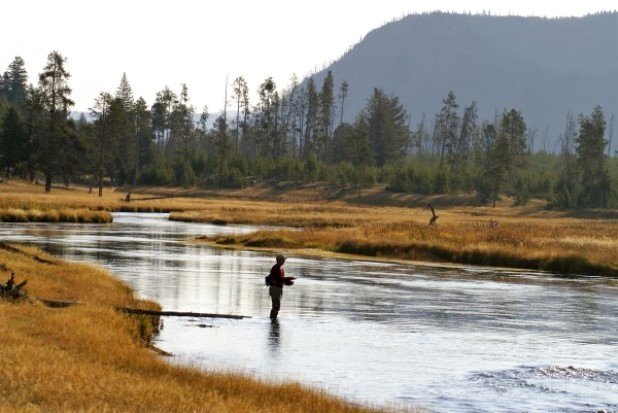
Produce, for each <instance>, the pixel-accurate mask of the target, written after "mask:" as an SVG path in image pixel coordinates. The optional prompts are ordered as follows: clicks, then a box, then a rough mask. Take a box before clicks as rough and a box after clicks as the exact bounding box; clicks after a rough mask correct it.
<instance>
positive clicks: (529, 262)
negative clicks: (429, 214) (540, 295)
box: [202, 209, 618, 277]
mask: <svg viewBox="0 0 618 413" xmlns="http://www.w3.org/2000/svg"><path fill="white" fill-rule="evenodd" d="M425 218H426V217H425ZM347 219H348V221H347V222H351V221H354V219H355V218H354V217H353V216H348V218H347ZM439 220H440V221H439V224H438V225H434V226H429V225H428V224H427V222H426V221H425V220H424V219H421V218H420V214H418V213H415V212H414V211H403V210H399V211H392V210H388V209H385V210H384V211H383V213H382V214H381V216H380V217H379V219H377V220H373V219H372V220H368V221H367V222H365V223H360V224H352V225H349V226H348V227H343V228H315V227H307V228H305V229H304V230H302V231H298V230H276V231H259V232H257V233H253V234H247V235H237V236H229V235H225V236H219V237H212V238H202V240H203V241H205V242H209V243H210V244H213V245H218V246H224V247H235V248H241V249H242V248H250V249H266V250H272V251H276V250H277V251H281V250H287V251H290V252H292V251H294V250H302V253H303V254H308V253H309V254H310V253H311V251H312V250H313V251H315V252H316V255H322V254H321V253H323V252H328V253H342V254H355V255H359V256H366V257H374V258H394V259H402V260H413V261H429V262H448V263H458V264H473V265H486V266H496V267H511V268H525V269H533V270H539V269H540V270H546V271H552V272H558V273H563V274H588V275H604V276H614V277H616V276H618V238H616V235H615V234H617V233H618V222H616V221H613V220H581V219H571V218H552V219H546V218H532V217H512V216H506V215H496V214H494V215H491V216H483V217H479V216H474V215H471V214H465V213H461V212H443V213H441V217H440V218H439ZM376 221H377V222H376Z"/></svg>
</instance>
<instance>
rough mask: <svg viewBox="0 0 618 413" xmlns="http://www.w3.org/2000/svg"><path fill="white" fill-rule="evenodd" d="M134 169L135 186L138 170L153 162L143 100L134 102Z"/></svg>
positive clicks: (148, 113) (148, 122)
mask: <svg viewBox="0 0 618 413" xmlns="http://www.w3.org/2000/svg"><path fill="white" fill-rule="evenodd" d="M135 136H136V147H135V168H134V175H133V185H136V184H137V179H138V176H139V173H140V169H141V168H143V167H144V166H145V165H146V164H148V163H152V162H153V140H152V139H153V135H152V124H151V117H150V111H149V110H148V106H147V104H146V101H145V100H144V98H142V97H140V98H139V99H137V101H136V102H135Z"/></svg>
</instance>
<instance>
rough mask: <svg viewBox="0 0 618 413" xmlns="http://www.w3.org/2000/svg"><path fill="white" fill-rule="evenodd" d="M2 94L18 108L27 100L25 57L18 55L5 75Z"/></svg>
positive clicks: (0, 91)
mask: <svg viewBox="0 0 618 413" xmlns="http://www.w3.org/2000/svg"><path fill="white" fill-rule="evenodd" d="M1 84H2V87H0V95H1V96H4V97H5V98H6V100H7V101H8V102H10V103H11V104H13V105H14V106H15V107H17V108H21V107H22V106H23V104H24V102H25V100H26V92H27V84H28V72H27V71H26V67H25V63H24V59H22V58H21V57H19V56H16V57H15V59H14V60H13V62H11V64H10V65H9V67H8V70H7V71H6V72H5V74H4V75H3V80H2V82H1Z"/></svg>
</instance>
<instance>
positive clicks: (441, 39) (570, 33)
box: [313, 12, 618, 150]
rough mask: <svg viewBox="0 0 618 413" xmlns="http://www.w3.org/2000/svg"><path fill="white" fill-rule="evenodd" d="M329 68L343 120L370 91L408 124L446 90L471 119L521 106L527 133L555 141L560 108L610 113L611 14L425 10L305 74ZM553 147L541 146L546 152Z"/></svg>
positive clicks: (615, 32) (615, 105)
mask: <svg viewBox="0 0 618 413" xmlns="http://www.w3.org/2000/svg"><path fill="white" fill-rule="evenodd" d="M328 70H331V71H332V72H333V76H334V78H335V82H336V87H338V85H339V84H340V82H341V81H343V80H346V81H347V82H348V83H349V92H348V96H347V98H346V102H345V107H344V118H345V119H346V120H348V121H350V120H353V118H354V117H355V116H356V114H357V113H358V112H359V111H360V110H361V109H362V108H363V107H364V106H365V105H366V103H367V99H368V98H369V96H370V94H371V92H372V90H373V88H374V87H378V88H382V89H384V90H385V91H386V93H387V94H394V95H396V96H399V98H400V100H401V102H402V103H403V104H404V106H405V107H406V109H407V110H408V113H409V114H411V116H412V124H415V123H418V122H420V120H421V118H422V116H423V114H425V115H426V116H427V123H429V124H431V123H432V122H433V116H434V114H435V113H436V112H438V111H439V110H440V108H441V106H442V99H444V98H445V97H446V95H447V94H448V92H449V90H452V91H453V92H454V93H455V95H456V97H457V102H458V103H459V105H460V113H461V110H462V109H463V106H464V105H469V104H470V103H471V102H472V101H473V100H475V101H476V102H477V104H478V108H479V118H480V119H489V120H493V119H494V116H495V114H496V113H500V112H502V110H503V109H505V108H508V109H510V108H516V109H518V110H521V112H522V114H523V115H524V119H525V120H526V122H527V124H528V126H529V127H534V128H537V131H538V132H537V135H536V136H537V138H536V139H537V145H536V149H541V145H542V143H541V142H542V137H543V135H545V134H546V135H547V138H549V140H550V141H553V142H556V138H557V136H558V134H559V133H560V132H561V131H562V130H563V129H564V125H565V119H566V114H567V112H569V111H570V112H571V113H573V114H574V115H576V116H577V115H578V114H580V113H584V114H590V112H591V111H592V109H593V107H594V106H595V105H600V106H601V107H602V108H603V110H604V113H605V115H606V119H607V120H608V121H609V118H610V116H611V114H616V115H618V13H617V12H611V13H610V12H608V13H599V14H595V15H588V16H585V17H579V18H575V17H572V18H552V19H547V18H539V17H516V16H508V17H507V16H491V15H462V14H449V13H438V12H436V13H431V14H421V15H409V16H407V17H405V18H403V19H401V20H398V21H394V22H392V23H389V24H386V25H385V26H382V27H380V28H378V29H375V30H373V31H371V32H370V33H369V34H367V36H365V38H364V39H363V40H362V41H361V42H359V43H358V44H356V45H355V46H354V47H353V48H351V49H350V50H349V51H348V52H346V53H345V54H344V55H343V56H342V57H341V58H340V59H338V60H337V61H335V62H334V63H333V64H331V65H330V66H329V67H327V68H325V69H324V70H323V71H321V72H319V73H316V74H315V75H314V76H313V77H314V80H315V81H316V86H317V87H318V88H319V87H321V84H322V81H323V79H324V77H325V75H326V72H327V71H328ZM552 146H554V145H553V143H552V142H549V143H548V144H547V148H546V149H547V150H552Z"/></svg>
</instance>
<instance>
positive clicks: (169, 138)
mask: <svg viewBox="0 0 618 413" xmlns="http://www.w3.org/2000/svg"><path fill="white" fill-rule="evenodd" d="M176 105H178V96H177V95H176V94H175V93H174V92H172V91H171V90H170V88H169V87H167V86H166V87H165V88H164V89H163V90H162V91H160V92H158V93H157V96H156V98H155V103H154V104H153V105H152V110H151V114H152V129H153V132H154V138H155V142H156V147H157V152H158V155H159V156H163V157H167V156H168V155H169V154H170V152H171V151H170V148H171V147H172V144H173V135H172V114H173V113H174V110H176Z"/></svg>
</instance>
